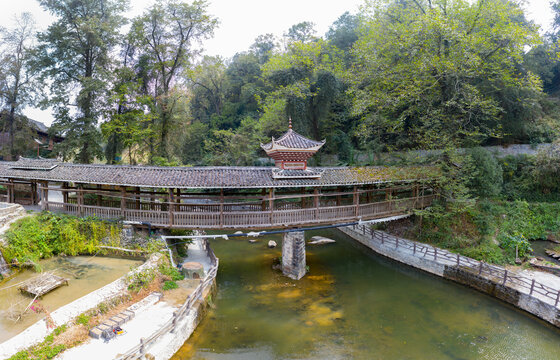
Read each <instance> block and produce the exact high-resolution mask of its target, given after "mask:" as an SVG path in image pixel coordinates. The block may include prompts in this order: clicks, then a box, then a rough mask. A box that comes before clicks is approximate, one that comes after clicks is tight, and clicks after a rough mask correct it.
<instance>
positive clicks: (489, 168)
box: [468, 147, 503, 197]
mask: <svg viewBox="0 0 560 360" xmlns="http://www.w3.org/2000/svg"><path fill="white" fill-rule="evenodd" d="M468 154H469V155H470V156H471V158H472V160H473V165H474V172H473V174H472V176H471V178H470V181H469V188H470V189H471V192H472V193H473V194H474V195H476V196H483V197H495V196H498V195H499V194H500V192H501V191H502V182H503V171H502V167H501V165H500V163H499V162H498V160H496V158H495V157H494V156H493V155H492V154H491V153H490V152H489V151H488V150H486V149H484V148H482V147H477V148H473V149H470V150H469V151H468Z"/></svg>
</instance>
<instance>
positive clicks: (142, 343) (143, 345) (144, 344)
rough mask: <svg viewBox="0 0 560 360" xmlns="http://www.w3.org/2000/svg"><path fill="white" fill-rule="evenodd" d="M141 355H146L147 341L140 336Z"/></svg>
mask: <svg viewBox="0 0 560 360" xmlns="http://www.w3.org/2000/svg"><path fill="white" fill-rule="evenodd" d="M140 355H141V356H144V355H146V341H145V340H144V338H140Z"/></svg>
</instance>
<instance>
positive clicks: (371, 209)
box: [47, 195, 434, 229]
mask: <svg viewBox="0 0 560 360" xmlns="http://www.w3.org/2000/svg"><path fill="white" fill-rule="evenodd" d="M433 199H434V195H425V196H418V197H413V198H405V199H393V200H387V201H380V202H375V203H369V204H356V205H341V206H328V207H304V208H298V207H297V206H296V205H297V203H293V204H291V208H290V209H287V210H284V209H273V210H272V211H271V210H269V209H265V210H262V209H261V210H260V211H255V210H250V211H246V210H232V209H228V210H225V209H220V207H219V206H216V207H209V208H205V210H206V211H204V212H200V211H180V210H181V208H179V209H175V208H174V210H167V211H156V210H133V209H126V208H125V209H122V208H117V207H103V206H92V205H80V204H72V203H58V202H48V205H47V210H49V211H53V212H64V213H68V214H72V215H77V216H93V217H97V218H100V219H123V220H127V221H136V222H149V223H151V225H152V226H156V227H169V228H186V229H191V228H207V229H216V228H229V229H234V228H277V227H289V226H299V225H310V224H333V223H340V222H346V221H353V220H372V219H377V218H383V217H390V216H395V215H401V214H405V213H408V212H410V211H411V210H413V209H419V208H424V207H427V206H429V205H431V203H432V201H433ZM183 209H184V208H183Z"/></svg>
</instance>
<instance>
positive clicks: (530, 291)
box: [529, 279, 535, 295]
mask: <svg viewBox="0 0 560 360" xmlns="http://www.w3.org/2000/svg"><path fill="white" fill-rule="evenodd" d="M534 288H535V279H533V281H531V290H529V295H533V289H534Z"/></svg>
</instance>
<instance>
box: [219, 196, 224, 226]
mask: <svg viewBox="0 0 560 360" xmlns="http://www.w3.org/2000/svg"><path fill="white" fill-rule="evenodd" d="M223 226H224V189H223V188H221V189H220V227H223Z"/></svg>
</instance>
